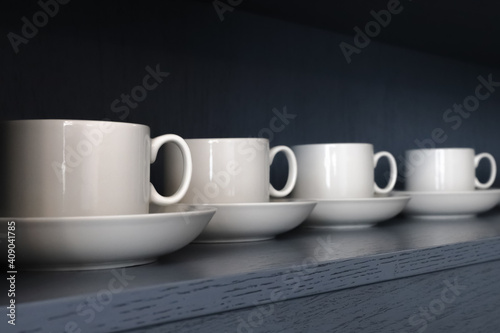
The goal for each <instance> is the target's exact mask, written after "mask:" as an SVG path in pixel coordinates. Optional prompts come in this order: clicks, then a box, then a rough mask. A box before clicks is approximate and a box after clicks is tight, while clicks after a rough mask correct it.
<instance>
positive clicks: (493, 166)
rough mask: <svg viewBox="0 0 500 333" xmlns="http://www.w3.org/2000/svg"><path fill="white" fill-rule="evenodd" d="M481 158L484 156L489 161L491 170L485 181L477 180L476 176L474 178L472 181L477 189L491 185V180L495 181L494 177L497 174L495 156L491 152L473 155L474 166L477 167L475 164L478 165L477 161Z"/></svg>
mask: <svg viewBox="0 0 500 333" xmlns="http://www.w3.org/2000/svg"><path fill="white" fill-rule="evenodd" d="M483 158H486V159H487V160H489V161H490V165H491V172H490V179H488V181H487V182H486V183H481V182H480V181H479V179H477V178H476V179H475V181H474V183H475V185H476V187H477V188H479V189H486V188H489V187H491V185H493V182H494V181H495V177H496V175H497V164H496V162H495V158H494V157H493V156H492V155H491V154H488V153H481V154H477V155H476V156H475V157H474V166H475V167H476V168H477V166H478V165H479V161H481V160H482V159H483Z"/></svg>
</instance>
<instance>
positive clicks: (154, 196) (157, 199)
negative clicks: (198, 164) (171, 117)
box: [150, 134, 193, 206]
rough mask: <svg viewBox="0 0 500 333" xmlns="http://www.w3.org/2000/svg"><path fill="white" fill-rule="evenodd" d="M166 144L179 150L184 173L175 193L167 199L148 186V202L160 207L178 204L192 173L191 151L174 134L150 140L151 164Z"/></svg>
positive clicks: (184, 142) (186, 188)
mask: <svg viewBox="0 0 500 333" xmlns="http://www.w3.org/2000/svg"><path fill="white" fill-rule="evenodd" d="M167 142H172V143H174V144H175V145H176V146H177V147H179V149H180V150H181V153H182V161H183V163H184V172H183V174H182V181H181V185H180V186H179V188H178V189H177V192H175V193H174V194H172V195H171V196H169V197H165V196H162V195H161V194H159V193H158V192H157V191H156V189H155V188H154V186H153V184H150V186H151V195H150V201H151V202H152V203H155V204H157V205H162V206H164V205H169V204H173V203H176V202H179V201H180V200H181V199H182V198H183V197H184V195H185V194H186V192H187V190H188V187H189V184H190V183H191V176H192V173H193V162H192V160H191V151H190V150H189V146H188V145H187V143H186V141H184V140H183V139H182V138H181V137H180V136H178V135H175V134H165V135H161V136H159V137H156V138H154V139H152V140H151V163H153V162H154V161H156V156H157V155H158V150H159V149H160V147H161V146H163V145H164V144H165V143H167Z"/></svg>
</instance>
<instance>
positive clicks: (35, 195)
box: [0, 120, 192, 217]
mask: <svg viewBox="0 0 500 333" xmlns="http://www.w3.org/2000/svg"><path fill="white" fill-rule="evenodd" d="M0 138H1V140H0V156H1V158H2V166H1V170H2V172H1V173H0V186H1V187H0V188H1V189H2V198H1V202H0V216H4V217H61V216H99V215H124V214H144V213H148V210H149V202H150V201H151V202H154V203H156V204H159V205H166V204H171V203H175V202H177V201H179V200H180V199H181V198H182V196H183V195H184V194H185V192H186V190H187V188H188V185H189V182H190V179H191V172H192V164H191V154H190V152H189V148H188V146H187V144H186V143H185V142H184V140H183V139H182V138H180V137H179V136H177V135H173V134H166V135H162V136H159V137H157V138H154V139H151V138H150V131H149V127H148V126H145V125H138V124H128V123H119V122H109V121H87V120H15V121H7V122H2V123H0ZM167 142H172V143H174V144H175V145H177V146H178V147H179V148H180V150H181V151H182V160H183V167H182V168H183V172H182V175H180V176H179V183H180V186H179V188H178V189H176V193H175V194H174V195H172V196H170V197H163V196H161V195H160V194H158V192H156V190H155V189H154V187H153V185H152V184H151V183H150V182H149V175H150V163H152V162H154V161H155V159H156V155H157V153H158V149H159V148H160V146H161V145H163V144H164V143H167Z"/></svg>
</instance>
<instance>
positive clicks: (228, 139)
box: [184, 137, 269, 143]
mask: <svg viewBox="0 0 500 333" xmlns="http://www.w3.org/2000/svg"><path fill="white" fill-rule="evenodd" d="M248 140H255V141H265V142H269V139H266V138H252V137H250V138H185V139H184V141H186V142H209V143H217V142H225V143H230V142H232V141H235V142H236V141H248Z"/></svg>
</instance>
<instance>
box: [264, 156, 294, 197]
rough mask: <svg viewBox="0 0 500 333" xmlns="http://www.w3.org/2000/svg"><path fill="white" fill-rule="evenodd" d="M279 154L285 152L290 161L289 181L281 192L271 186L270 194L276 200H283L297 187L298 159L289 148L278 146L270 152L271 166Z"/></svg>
mask: <svg viewBox="0 0 500 333" xmlns="http://www.w3.org/2000/svg"><path fill="white" fill-rule="evenodd" d="M279 152H283V153H284V154H285V156H286V159H287V161H288V179H287V181H286V184H285V187H283V188H282V189H281V190H279V191H278V190H276V189H275V188H274V187H273V185H271V184H269V194H271V196H273V197H276V198H282V197H286V196H287V195H289V194H290V192H292V190H293V188H294V186H295V182H296V181H297V159H296V158H295V154H294V153H293V151H292V150H291V149H290V148H288V147H287V146H276V147H274V148H272V149H271V150H270V151H269V160H270V164H272V163H273V160H274V156H276V154H277V153H279Z"/></svg>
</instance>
